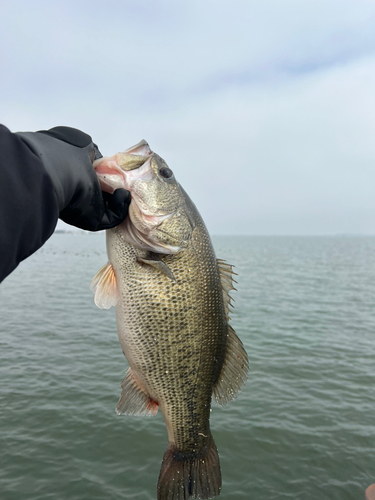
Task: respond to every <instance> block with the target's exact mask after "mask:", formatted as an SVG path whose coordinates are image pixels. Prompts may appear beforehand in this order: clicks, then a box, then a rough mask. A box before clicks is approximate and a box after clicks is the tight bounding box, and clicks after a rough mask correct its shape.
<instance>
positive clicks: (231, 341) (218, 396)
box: [213, 324, 249, 406]
mask: <svg viewBox="0 0 375 500" xmlns="http://www.w3.org/2000/svg"><path fill="white" fill-rule="evenodd" d="M248 371H249V361H248V357H247V353H246V351H245V348H244V346H243V344H242V342H241V340H240V339H239V338H238V336H237V335H236V332H235V331H234V330H233V328H232V327H231V326H230V325H229V324H228V335H227V345H226V348H225V354H224V361H223V365H222V368H221V372H220V375H219V378H218V380H217V382H216V384H215V385H214V388H213V396H214V398H215V401H216V403H217V404H218V405H220V406H225V405H227V404H228V403H229V402H230V401H233V399H235V398H236V397H237V395H238V393H239V392H240V391H241V388H242V386H243V385H244V383H245V382H246V379H247V374H248Z"/></svg>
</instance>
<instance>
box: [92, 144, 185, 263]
mask: <svg viewBox="0 0 375 500" xmlns="http://www.w3.org/2000/svg"><path fill="white" fill-rule="evenodd" d="M94 169H95V171H96V174H97V176H98V179H99V182H100V185H101V188H102V190H103V191H106V192H109V193H113V192H114V191H115V190H116V189H118V188H124V189H127V190H128V191H130V193H131V203H130V206H129V216H128V218H127V219H126V220H125V221H124V222H123V223H122V224H121V225H120V226H118V230H119V231H120V232H121V234H122V236H123V238H124V239H125V241H126V242H127V243H129V244H131V245H133V246H135V247H136V248H139V249H142V250H150V251H153V252H157V253H165V254H175V253H178V252H179V251H180V250H182V249H183V248H186V246H187V245H188V243H189V240H190V237H191V234H192V232H193V229H194V221H193V220H192V218H191V217H189V211H188V210H187V207H186V203H185V197H184V195H183V192H182V190H181V188H180V185H179V184H178V182H177V180H176V178H175V176H174V173H173V171H172V170H171V169H170V168H169V167H168V165H167V164H166V162H165V161H164V160H163V159H162V158H161V157H160V156H159V155H157V154H156V153H153V152H152V151H151V149H150V148H149V146H148V144H147V143H146V142H145V141H141V142H140V143H138V144H137V145H136V146H133V147H132V148H129V149H128V150H126V151H124V152H123V153H117V154H116V155H114V156H112V157H108V158H100V159H99V160H96V161H95V162H94Z"/></svg>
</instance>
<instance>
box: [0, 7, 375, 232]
mask: <svg viewBox="0 0 375 500" xmlns="http://www.w3.org/2000/svg"><path fill="white" fill-rule="evenodd" d="M374 18H375V5H374V4H373V2H370V1H364V0H363V1H362V0H356V1H354V0H353V1H349V0H344V1H340V2H339V1H336V0H332V1H330V2H326V1H322V0H319V1H317V0H315V1H312V0H311V1H310V0H306V1H305V2H297V1H291V0H290V1H285V2H279V1H276V0H274V1H269V0H265V1H264V2H252V1H248V0H247V1H240V0H235V1H232V2H230V3H229V2H223V1H215V2H214V1H213V0H212V1H211V0H202V1H199V2H198V1H197V0H191V1H190V2H189V3H183V4H180V3H178V4H177V3H176V2H172V1H155V2H154V1H153V2H151V1H148V2H147V1H143V0H137V1H125V2H121V3H120V2H114V1H108V2H106V3H105V4H104V3H102V2H97V1H94V2H90V3H88V2H86V1H77V2H71V1H66V2H64V3H56V2H54V3H53V2H46V1H36V2H33V4H32V5H31V4H30V3H28V2H21V1H15V2H8V3H7V4H4V6H2V13H1V16H0V38H1V44H0V46H1V47H2V52H1V57H2V61H3V75H2V78H1V79H0V89H1V97H0V99H1V109H2V119H3V121H4V123H5V124H6V125H7V126H9V127H10V128H11V129H12V130H20V129H23V130H27V129H28V130H37V129H40V128H48V127H52V126H54V125H57V124H66V125H72V126H76V127H78V128H81V129H83V130H85V131H87V132H89V133H91V134H92V136H93V137H94V139H95V140H96V141H97V142H98V144H99V146H100V148H101V150H102V152H103V153H104V154H113V152H114V151H116V150H118V149H124V148H126V147H128V146H130V145H131V144H133V143H136V142H138V141H139V140H140V139H141V138H145V139H147V140H148V141H149V142H150V145H151V147H152V148H153V149H155V151H157V152H158V153H159V154H161V155H162V156H163V157H165V159H166V160H167V162H168V163H169V164H170V166H171V168H173V169H174V170H175V172H176V176H177V178H178V179H179V180H180V181H181V183H182V184H183V185H184V187H185V188H186V190H187V191H188V192H189V193H190V194H191V196H192V198H193V199H194V201H196V203H197V205H198V207H199V209H200V210H201V211H202V214H203V216H204V218H205V220H206V222H207V224H208V227H209V229H210V230H211V231H212V232H213V233H216V234H218V233H243V234H249V233H250V234H314V233H315V234H316V233H319V234H323V233H324V234H327V233H336V232H361V231H362V232H368V233H373V232H374V223H373V220H374V215H375V211H374V208H375V207H374V203H373V201H372V199H373V196H372V192H373V188H372V187H373V185H374V181H375V178H374V177H375V176H374V174H373V170H374V169H373V166H374V159H375V158H374V156H375V152H374V140H373V132H374V125H375V123H374V116H375V113H374V112H375V102H374V92H373V89H374V88H375V87H374V83H375V81H374V80H375V55H374V54H375V32H374V30H373V22H374ZM0 50H1V49H0Z"/></svg>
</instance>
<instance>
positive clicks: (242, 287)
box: [0, 234, 375, 500]
mask: <svg viewBox="0 0 375 500" xmlns="http://www.w3.org/2000/svg"><path fill="white" fill-rule="evenodd" d="M213 240H214V245H215V248H216V252H217V256H218V257H220V258H224V259H226V260H228V262H230V263H232V264H235V265H236V268H237V269H236V270H237V272H238V274H239V276H238V286H237V288H238V292H237V293H236V294H235V299H236V309H235V312H234V313H233V315H232V318H233V319H232V324H233V326H234V328H235V330H236V331H237V333H238V334H239V336H240V337H241V338H242V340H243V342H244V344H245V347H246V349H247V351H248V354H249V359H250V375H249V380H248V383H247V385H246V387H245V388H244V390H243V392H242V393H241V394H240V396H239V397H238V399H237V400H235V401H234V402H233V403H231V404H230V405H228V407H226V408H223V409H222V408H219V407H217V406H213V412H212V419H211V427H212V432H213V435H214V438H215V441H216V443H217V446H218V449H219V453H220V459H221V466H222V474H223V489H222V494H221V498H223V499H228V500H229V499H231V500H235V499H254V500H271V499H274V500H276V499H277V500H280V499H301V500H334V499H337V500H355V499H363V498H364V490H365V489H366V487H367V486H368V485H369V484H370V483H373V482H375V238H372V237H368V238H364V237H363V238H361V237H322V238H315V237H314V238H313V237H306V238H303V237H216V238H213ZM105 262H106V255H105V245H104V236H103V235H102V234H101V235H98V234H96V235H78V234H77V235H74V234H56V235H54V236H53V237H52V238H51V240H50V241H49V242H47V244H46V245H45V246H44V247H43V248H42V249H41V250H40V251H39V252H38V253H37V254H35V255H34V256H32V257H31V258H29V259H28V260H27V261H25V262H24V263H22V264H21V266H20V267H19V268H18V269H17V270H16V271H15V272H14V273H13V274H12V275H11V276H9V277H8V278H7V279H6V280H5V281H4V282H3V283H2V285H1V286H0V300H1V322H0V380H1V385H0V499H1V500H3V499H4V500H8V499H9V500H19V499H27V500H37V499H38V500H42V499H43V500H45V499H50V500H63V499H69V500H86V499H90V500H99V499H100V500H104V499H105V500H117V499H118V500H120V499H121V500H122V499H140V500H149V499H155V498H156V484H157V478H158V474H159V468H160V463H161V459H162V456H163V453H164V450H165V448H166V445H167V435H166V430H165V426H164V423H163V420H162V417H161V415H160V414H158V415H157V416H156V417H154V418H140V417H138V418H136V417H126V416H122V417H121V416H117V415H116V414H115V411H114V407H115V405H116V403H117V400H118V397H119V394H120V388H119V384H120V382H121V381H122V379H123V377H124V373H125V370H126V362H125V358H124V357H123V354H122V352H121V348H120V345H119V343H118V339H117V334H116V327H115V320H114V312H113V310H110V311H103V310H99V309H97V308H96V307H95V306H94V303H93V297H92V294H91V292H90V290H89V284H90V281H91V278H92V276H93V275H94V274H95V272H96V271H97V270H98V268H99V267H101V266H102V265H103V264H104V263H105Z"/></svg>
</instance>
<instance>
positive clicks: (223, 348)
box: [91, 140, 249, 500]
mask: <svg viewBox="0 0 375 500" xmlns="http://www.w3.org/2000/svg"><path fill="white" fill-rule="evenodd" d="M94 169H95V172H96V174H97V177H98V180H99V182H100V185H101V189H102V190H103V191H106V192H109V193H113V192H114V191H115V190H116V189H118V188H125V189H127V190H129V191H130V193H131V203H130V206H129V214H128V217H127V218H126V220H125V221H124V222H123V223H122V224H120V225H119V226H117V227H115V228H113V229H109V230H107V231H106V245H107V254H108V262H107V263H106V264H105V265H104V266H103V267H102V268H101V269H100V270H99V271H98V273H97V274H96V275H95V277H94V279H93V281H92V283H91V290H92V291H93V292H94V294H95V296H94V300H95V304H96V305H97V306H98V307H100V308H103V309H109V308H110V307H112V306H115V311H116V323H117V331H118V337H119V341H120V344H121V347H122V350H123V353H124V355H125V357H126V359H127V360H128V363H129V369H128V371H127V372H126V376H125V378H124V380H123V382H122V383H121V396H120V399H119V401H118V404H117V407H116V412H117V413H118V414H120V415H124V414H125V415H139V416H153V415H156V414H157V412H158V410H159V409H160V411H161V413H162V416H163V418H164V421H165V425H166V428H167V432H168V441H169V442H168V447H167V450H166V451H165V453H164V456H163V460H162V464H161V470H160V475H159V479H158V485H157V498H158V500H187V499H189V498H200V499H209V498H215V497H216V496H218V495H219V494H220V491H221V486H222V480H221V470H220V462H219V455H218V451H217V448H216V445H215V442H214V439H213V437H212V434H211V430H210V412H211V401H212V398H214V399H215V400H216V402H217V403H218V405H220V406H225V405H226V404H227V403H229V402H230V401H232V400H233V399H234V398H235V397H236V396H237V394H238V393H239V392H240V390H241V388H242V386H243V384H244V383H245V381H246V379H247V374H248V369H249V363H248V356H247V353H246V351H245V349H244V346H243V344H242V342H241V340H240V339H239V337H238V336H237V335H236V333H235V331H234V330H233V328H232V326H231V325H230V311H231V308H232V306H233V302H232V298H231V296H230V292H231V290H234V289H235V288H234V282H235V280H234V274H235V273H234V271H233V266H231V265H229V264H228V263H226V262H225V261H224V260H221V259H217V258H216V256H215V252H214V249H213V246H212V242H211V239H210V236H209V233H208V231H207V229H206V226H205V224H204V222H203V219H202V217H201V216H200V214H199V212H198V210H197V208H196V206H195V205H194V203H193V202H192V201H191V199H190V198H189V196H188V195H187V193H186V192H185V191H184V189H183V188H182V186H181V185H180V184H179V183H178V182H177V180H176V178H175V175H174V172H173V171H172V170H171V169H170V168H169V166H168V165H167V163H166V162H165V161H164V160H163V159H162V158H161V157H160V156H159V155H157V154H156V153H154V152H153V151H152V150H151V149H150V146H149V145H148V143H147V142H146V141H144V140H142V141H141V142H139V143H138V144H136V145H135V146H133V147H131V148H129V149H127V150H126V151H124V152H122V153H117V154H115V155H113V156H111V157H105V158H101V159H98V160H96V161H95V162H94Z"/></svg>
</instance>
